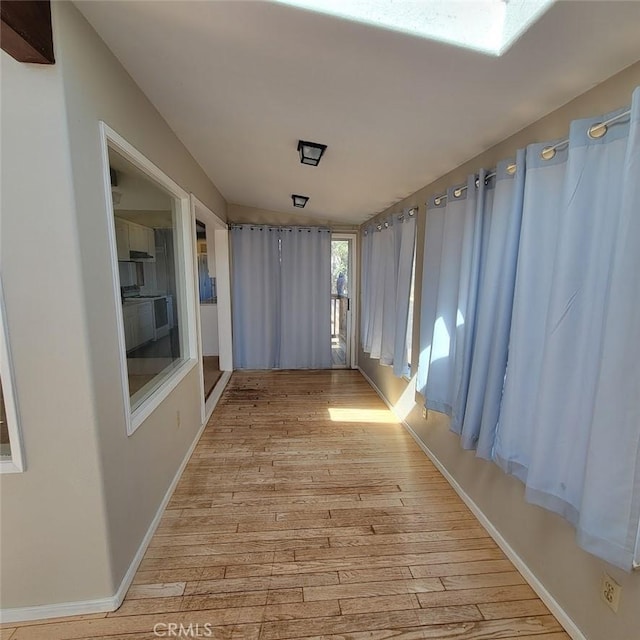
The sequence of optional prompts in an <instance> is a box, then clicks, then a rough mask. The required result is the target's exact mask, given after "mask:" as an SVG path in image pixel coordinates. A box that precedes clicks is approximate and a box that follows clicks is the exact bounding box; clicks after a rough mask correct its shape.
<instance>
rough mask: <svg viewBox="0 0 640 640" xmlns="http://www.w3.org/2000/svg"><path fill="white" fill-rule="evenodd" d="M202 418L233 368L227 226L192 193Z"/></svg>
mask: <svg viewBox="0 0 640 640" xmlns="http://www.w3.org/2000/svg"><path fill="white" fill-rule="evenodd" d="M191 198H192V212H193V224H194V235H195V251H194V253H195V260H194V262H195V272H196V288H197V297H196V301H197V305H198V311H199V313H198V335H199V357H200V384H201V392H202V395H201V399H202V421H203V423H204V422H205V421H206V420H207V419H208V418H209V416H210V415H211V412H212V411H213V408H214V407H215V405H216V403H217V401H218V399H219V398H220V396H221V394H222V391H223V390H224V387H225V385H226V384H227V382H228V381H229V378H230V377H231V371H232V370H233V360H232V345H231V287H230V280H229V236H228V231H227V225H226V224H225V223H224V222H223V221H222V220H221V219H220V218H218V216H216V215H215V214H214V213H213V212H212V211H211V210H210V209H208V208H207V207H206V206H205V205H204V204H202V203H201V202H200V201H199V200H197V198H195V197H194V196H193V195H192V196H191Z"/></svg>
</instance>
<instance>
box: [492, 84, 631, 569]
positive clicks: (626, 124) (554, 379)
mask: <svg viewBox="0 0 640 640" xmlns="http://www.w3.org/2000/svg"><path fill="white" fill-rule="evenodd" d="M617 115H619V113H617V112H616V113H612V114H608V115H606V116H604V117H600V118H591V119H585V120H578V121H576V122H574V123H572V125H571V130H570V136H569V145H568V149H567V150H561V149H560V150H558V151H557V153H556V156H555V157H554V158H553V159H551V160H544V159H543V158H541V157H540V152H541V149H540V146H539V145H538V146H535V147H531V148H530V149H529V156H530V162H531V163H532V164H531V167H530V168H528V175H527V180H529V174H531V179H532V181H533V183H532V184H531V185H527V197H526V199H525V211H524V220H525V224H523V229H522V246H523V250H522V251H521V254H520V259H519V265H518V279H517V286H516V295H515V301H514V315H513V327H512V331H511V341H510V359H509V366H508V371H507V376H506V381H505V389H504V400H503V408H502V412H501V415H500V422H499V426H498V431H497V438H496V446H495V459H496V461H498V462H499V464H501V466H503V468H505V469H506V470H508V471H510V472H513V473H516V474H517V475H518V477H520V478H522V479H523V480H524V481H525V482H526V496H527V499H528V500H529V501H531V502H534V503H535V504H538V505H540V506H543V507H545V508H547V509H550V510H553V511H555V512H557V513H560V514H561V515H563V516H564V517H565V518H567V519H568V520H569V521H570V522H572V523H573V524H574V525H575V526H576V529H577V533H578V541H579V543H580V544H581V546H583V547H584V548H585V549H587V550H589V551H591V552H592V553H594V554H596V555H598V556H599V557H602V558H604V559H605V560H607V561H609V562H611V563H612V564H615V565H618V566H620V567H623V568H625V569H629V568H630V566H631V563H632V561H633V558H634V551H635V547H636V541H637V535H638V522H639V519H640V461H639V456H640V340H639V337H640V335H639V333H640V332H639V327H640V278H639V274H640V250H639V241H640V186H639V185H640V131H639V128H640V89H638V90H636V92H635V93H634V96H633V103H632V107H631V116H630V117H626V118H623V119H620V120H616V121H615V122H614V123H611V124H610V125H609V127H608V130H607V131H606V134H605V135H604V136H602V137H596V138H590V137H589V135H588V134H587V132H588V131H589V130H590V128H591V127H592V126H593V125H594V124H597V123H599V122H602V121H603V120H604V121H607V120H609V119H610V118H613V117H615V116H617ZM596 131H597V132H600V131H602V129H596ZM534 187H535V188H534ZM552 197H553V202H552V203H551V206H550V207H549V208H550V210H548V209H547V207H548V206H549V203H548V202H547V200H549V199H551V198H552ZM558 203H559V204H558ZM540 242H545V244H544V245H540ZM536 247H537V251H536ZM538 269H540V271H538ZM535 273H538V274H539V280H538V281H537V282H536V283H535V286H534V289H533V291H532V292H530V291H529V286H530V284H531V283H532V281H533V280H534V274H535ZM532 410H533V411H532Z"/></svg>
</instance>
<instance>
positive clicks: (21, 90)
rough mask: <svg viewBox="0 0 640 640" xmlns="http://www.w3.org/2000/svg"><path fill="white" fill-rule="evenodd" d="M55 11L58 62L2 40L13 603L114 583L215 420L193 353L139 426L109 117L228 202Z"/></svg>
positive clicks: (218, 202)
mask: <svg viewBox="0 0 640 640" xmlns="http://www.w3.org/2000/svg"><path fill="white" fill-rule="evenodd" d="M52 18H53V29H54V46H55V52H56V64H55V65H54V66H50V67H43V66H37V65H25V64H19V63H17V62H15V61H14V60H13V59H11V58H10V57H8V56H7V55H6V54H5V53H4V52H3V53H2V54H1V55H2V239H1V246H2V274H3V279H4V283H5V291H6V298H7V309H8V317H9V324H10V326H9V331H10V340H11V348H12V350H13V359H14V363H15V369H16V385H17V389H18V392H19V393H20V397H19V409H20V411H21V414H22V423H23V430H24V433H25V443H24V444H25V447H24V448H25V453H26V462H27V471H26V472H25V473H23V474H15V475H13V476H5V477H3V478H2V483H1V491H2V504H1V509H2V538H1V541H0V544H1V545H2V548H1V551H2V563H1V571H2V574H1V580H2V607H3V608H14V607H26V606H32V605H47V604H54V603H65V602H76V601H81V600H93V599H100V598H108V597H110V596H113V594H114V593H115V592H116V590H117V588H118V586H119V585H120V584H121V581H122V579H123V576H124V575H125V573H126V571H127V569H128V568H129V566H130V563H131V561H132V559H133V557H134V555H135V553H136V551H137V550H138V547H139V545H140V543H141V541H142V539H143V536H144V535H145V533H146V532H147V530H148V527H149V525H150V523H151V521H152V519H153V517H154V515H155V514H156V511H157V509H158V506H159V505H160V503H161V500H162V498H163V497H164V495H165V493H166V491H167V489H168V487H169V486H170V483H171V481H172V479H173V477H174V475H175V473H176V471H177V469H178V468H179V465H180V463H181V462H182V460H183V458H184V456H185V453H186V452H187V450H188V449H189V446H190V445H191V443H192V442H193V439H194V436H195V434H196V433H197V431H198V429H199V427H200V425H201V415H200V400H201V397H200V394H201V390H200V384H199V376H198V372H197V368H194V369H193V370H192V371H191V372H190V373H189V375H188V376H187V377H185V378H184V379H183V380H182V382H181V383H180V384H179V385H178V386H177V387H176V388H175V389H174V391H173V392H172V393H171V394H170V395H169V397H168V398H167V399H166V401H165V402H164V403H163V404H162V405H161V406H160V407H159V408H158V409H156V411H155V412H154V413H153V414H152V415H151V416H150V417H149V418H148V419H147V420H146V421H145V422H144V423H143V424H142V425H141V426H140V428H138V430H137V431H136V432H135V433H134V434H133V435H132V436H131V437H127V435H126V428H125V407H126V402H128V400H126V399H123V397H122V391H121V385H120V370H119V358H118V348H119V347H118V342H117V320H116V319H117V314H118V313H120V303H119V300H118V298H117V297H116V296H115V295H114V293H113V288H112V284H111V274H110V271H111V256H110V248H109V245H108V233H107V229H108V227H107V225H108V224H111V219H112V213H111V211H109V210H108V208H107V204H106V202H105V195H104V188H103V171H104V167H103V166H102V158H101V152H100V137H99V128H98V125H99V121H100V120H103V121H105V122H106V123H107V124H108V125H109V126H110V127H112V128H113V129H115V130H116V131H117V132H118V133H120V134H121V135H122V136H123V137H124V138H125V139H127V140H128V141H129V142H130V143H131V144H133V145H134V146H135V147H137V148H138V149H139V150H140V151H141V152H142V153H143V154H144V155H146V156H147V157H148V158H149V159H150V160H151V161H152V162H154V163H155V164H156V165H157V166H159V167H160V168H161V169H162V170H163V171H164V172H165V173H167V174H168V175H169V176H170V177H171V178H173V180H174V181H176V182H177V183H178V184H179V185H180V186H181V187H182V188H184V189H185V190H186V191H191V192H193V193H195V194H196V196H197V197H198V198H199V199H200V200H202V201H203V202H204V203H206V204H207V205H208V206H210V207H211V208H213V209H214V210H215V211H216V212H217V213H218V215H220V216H221V217H223V218H226V202H225V201H224V199H223V198H222V196H221V195H220V193H219V192H218V191H217V189H216V188H215V186H214V185H213V184H212V183H211V182H210V180H209V179H208V178H207V176H206V175H205V174H204V172H203V171H202V169H201V168H200V167H199V166H198V164H197V163H196V162H195V160H194V159H193V158H192V157H191V155H190V154H189V153H188V152H187V150H186V149H185V147H184V146H183V145H182V144H181V143H180V141H179V140H178V139H177V138H176V136H175V135H174V134H173V132H172V131H171V129H170V128H169V127H168V125H167V124H166V122H165V121H164V120H163V119H162V117H161V116H160V115H159V114H158V112H157V111H156V110H155V108H154V107H153V105H151V103H150V102H149V101H148V100H147V99H146V97H145V96H144V95H143V94H142V92H141V91H140V89H139V88H138V87H137V86H136V85H135V83H134V82H133V81H132V79H131V78H130V77H129V75H128V74H127V73H126V72H125V71H124V69H123V68H122V66H121V65H120V64H119V62H118V61H117V60H116V58H115V57H114V56H113V55H112V54H111V52H110V51H109V50H108V49H107V47H106V46H105V45H104V43H103V42H102V41H101V40H100V38H99V37H98V36H97V34H96V33H95V32H94V31H93V29H92V28H91V27H90V26H89V24H88V23H87V22H86V21H85V19H84V18H83V17H82V16H81V15H80V13H79V12H78V11H77V10H76V8H75V7H74V6H73V5H72V4H70V3H67V2H55V3H52ZM178 412H180V421H179V423H178V420H177V414H178Z"/></svg>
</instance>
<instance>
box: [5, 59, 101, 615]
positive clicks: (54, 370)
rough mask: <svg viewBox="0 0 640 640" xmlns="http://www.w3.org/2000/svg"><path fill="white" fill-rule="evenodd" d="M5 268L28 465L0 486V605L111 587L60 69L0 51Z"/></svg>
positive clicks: (91, 594)
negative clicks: (19, 58) (24, 62)
mask: <svg viewBox="0 0 640 640" xmlns="http://www.w3.org/2000/svg"><path fill="white" fill-rule="evenodd" d="M0 67H1V73H2V97H1V100H2V103H1V106H2V139H1V142H0V151H1V154H2V176H1V182H2V190H1V198H2V199H1V205H2V216H1V221H2V233H1V236H0V246H1V257H0V267H1V270H2V279H3V283H4V290H5V297H6V309H7V317H8V325H9V341H10V348H11V351H12V356H13V364H14V369H15V384H16V390H17V395H18V410H19V413H20V418H21V425H22V432H23V438H24V451H25V460H26V470H25V471H24V473H19V474H11V475H4V476H2V479H1V481H0V511H1V516H2V536H1V537H0V552H1V557H2V562H1V563H0V572H1V573H0V582H1V584H2V602H1V606H2V608H14V607H25V606H30V605H35V604H47V603H56V602H65V601H74V600H87V599H93V598H99V597H104V596H106V595H108V594H109V593H110V592H111V591H112V577H111V570H110V562H109V548H108V540H107V525H106V514H105V505H104V496H103V488H102V481H101V459H100V456H99V453H98V440H97V432H96V415H95V410H94V407H93V389H92V370H91V363H90V361H89V357H88V356H89V341H90V337H89V333H88V331H87V326H86V320H85V311H84V306H85V296H84V290H83V281H82V277H81V273H82V265H81V257H80V250H79V236H78V229H77V222H76V210H75V203H74V194H73V189H72V173H71V165H70V159H69V142H68V132H67V122H66V113H65V100H64V90H63V78H62V67H61V65H59V64H57V65H55V66H41V65H26V64H20V63H18V62H16V61H15V60H14V59H13V58H11V57H10V56H9V55H7V54H6V53H5V52H4V51H2V52H1V53H0Z"/></svg>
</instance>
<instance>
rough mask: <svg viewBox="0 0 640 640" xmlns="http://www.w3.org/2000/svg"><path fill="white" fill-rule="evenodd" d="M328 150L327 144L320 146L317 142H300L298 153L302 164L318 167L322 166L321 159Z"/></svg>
mask: <svg viewBox="0 0 640 640" xmlns="http://www.w3.org/2000/svg"><path fill="white" fill-rule="evenodd" d="M326 148H327V145H326V144H318V143H317V142H306V141H305V140H298V152H299V153H300V162H302V164H310V165H311V166H312V167H317V166H318V164H320V158H322V154H323V153H324V151H325V149H326Z"/></svg>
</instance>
